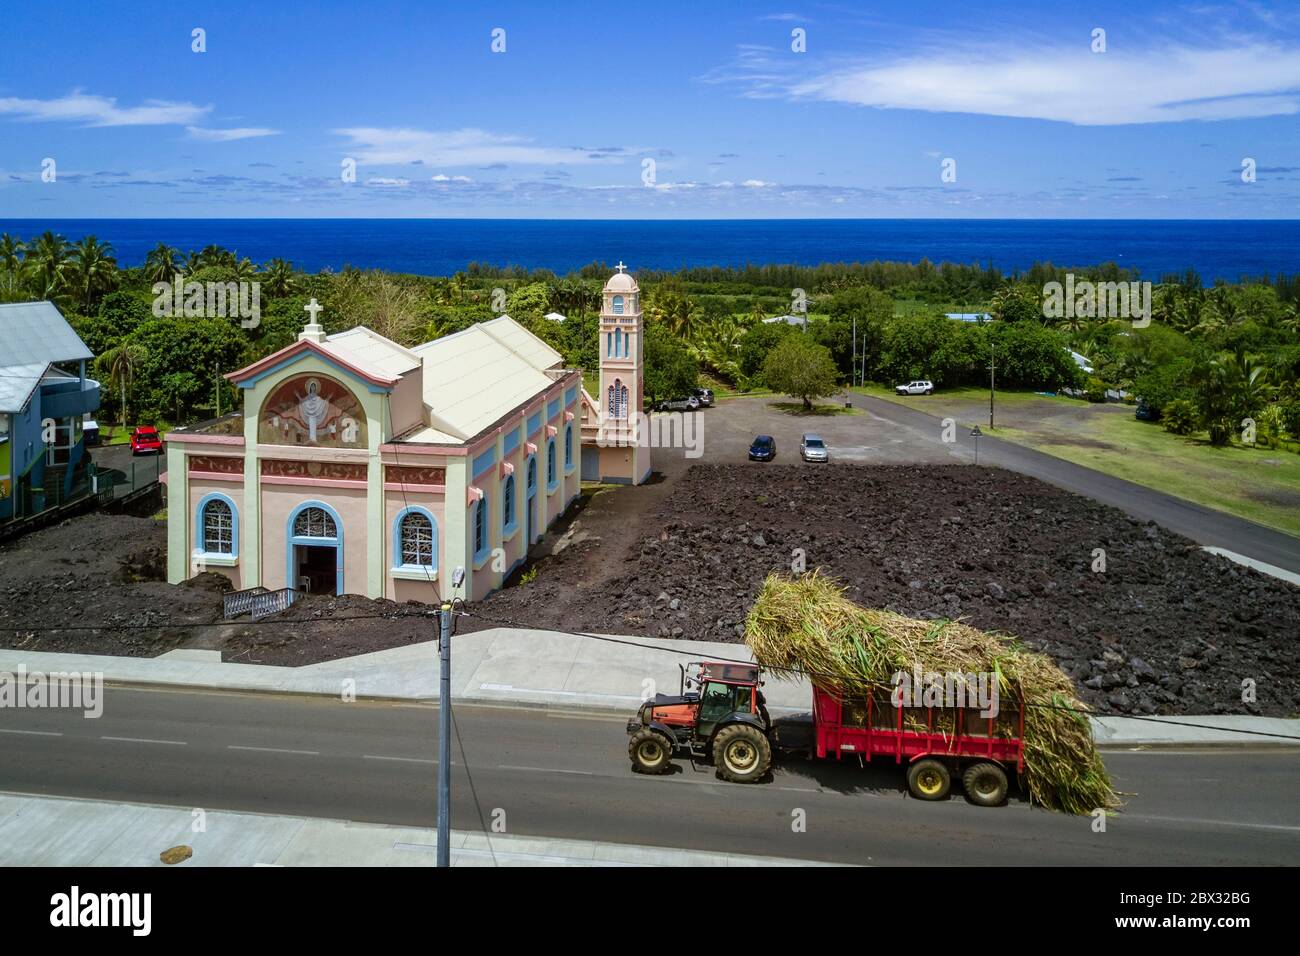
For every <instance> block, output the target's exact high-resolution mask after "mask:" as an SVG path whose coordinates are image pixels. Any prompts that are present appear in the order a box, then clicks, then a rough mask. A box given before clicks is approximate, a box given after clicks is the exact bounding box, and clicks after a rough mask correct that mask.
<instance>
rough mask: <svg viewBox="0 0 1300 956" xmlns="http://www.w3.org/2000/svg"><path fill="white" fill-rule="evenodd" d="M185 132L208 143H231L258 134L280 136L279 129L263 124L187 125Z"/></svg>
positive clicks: (251, 137)
mask: <svg viewBox="0 0 1300 956" xmlns="http://www.w3.org/2000/svg"><path fill="white" fill-rule="evenodd" d="M185 132H187V133H189V134H190V136H191V137H193V138H194V139H201V140H203V141H204V142H207V143H229V142H231V141H233V140H237V139H253V138H255V137H258V136H278V135H279V134H280V131H279V130H278V129H266V128H264V127H261V126H243V127H239V128H237V129H204V128H203V127H199V126H187V127H185Z"/></svg>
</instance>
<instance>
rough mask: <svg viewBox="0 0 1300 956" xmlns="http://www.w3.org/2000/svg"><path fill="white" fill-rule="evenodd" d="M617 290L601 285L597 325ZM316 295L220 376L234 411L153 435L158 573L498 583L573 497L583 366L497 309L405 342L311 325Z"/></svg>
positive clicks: (593, 406)
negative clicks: (277, 334) (158, 470)
mask: <svg viewBox="0 0 1300 956" xmlns="http://www.w3.org/2000/svg"><path fill="white" fill-rule="evenodd" d="M620 277H622V279H620ZM630 279H631V277H630V276H623V273H622V272H621V270H620V273H619V275H616V276H614V277H613V278H611V280H610V282H611V283H612V284H614V285H617V286H622V285H625V284H626V280H630ZM615 280H620V281H617V282H616V281H615ZM633 284H634V283H633ZM620 294H621V295H624V296H626V293H620V292H618V291H611V290H609V289H608V288H607V290H606V294H605V300H606V301H605V308H604V309H602V322H603V320H604V313H605V312H606V311H607V310H608V311H609V313H610V314H611V316H612V315H613V314H614V313H613V309H614V307H615V303H614V297H615V296H618V295H620ZM627 301H628V300H627V299H626V298H624V299H623V302H624V303H626V302H627ZM320 308H321V307H320V306H318V305H316V303H315V300H313V301H312V304H311V305H309V306H308V308H307V311H308V312H310V313H311V319H310V321H309V322H308V323H307V325H306V327H305V328H304V329H303V331H302V333H301V334H300V335H299V337H298V340H297V341H296V342H294V343H293V344H292V345H290V346H288V347H287V348H284V349H281V350H280V351H279V352H276V353H274V354H272V355H269V356H267V357H266V358H264V359H262V360H261V361H258V362H255V363H254V364H252V365H250V366H248V367H247V368H244V369H241V370H239V371H238V372H234V373H231V374H230V375H228V376H227V378H228V379H230V381H232V382H234V383H235V384H236V385H238V386H239V388H240V389H241V390H242V393H243V411H242V414H240V415H236V416H229V417H227V418H225V419H220V420H218V421H217V422H215V423H212V424H210V425H209V426H206V427H203V428H198V429H194V430H186V429H180V430H177V431H173V432H169V433H168V435H167V470H166V475H165V476H164V481H165V482H166V485H167V501H168V580H169V581H171V582H172V583H179V582H180V581H183V580H185V579H187V578H189V577H192V576H194V575H195V574H198V573H200V572H202V571H217V572H219V573H221V574H224V575H225V576H227V577H229V578H230V580H231V582H232V584H233V585H234V587H235V588H236V589H245V588H252V587H264V588H268V589H272V590H274V589H277V588H283V587H292V588H297V589H299V590H307V591H310V592H312V593H322V592H323V593H332V594H361V595H365V596H368V597H372V598H380V597H383V598H390V599H392V600H397V601H405V600H419V601H430V602H432V601H439V600H444V599H449V598H451V597H461V598H464V599H467V600H474V599H478V598H481V597H483V596H484V595H485V594H487V593H488V592H489V591H491V590H492V589H494V588H498V587H500V586H501V584H502V583H503V581H504V580H505V578H506V577H508V576H509V574H510V573H511V571H513V570H514V569H515V568H516V567H517V566H518V565H519V564H520V563H522V562H523V561H524V559H525V557H526V555H527V552H528V548H529V546H530V545H531V544H532V543H533V542H535V541H536V540H537V539H538V538H540V537H541V535H542V534H543V533H544V532H545V531H546V529H547V528H549V527H550V526H551V525H552V524H553V523H554V521H555V520H556V519H557V518H558V517H559V516H560V515H561V514H562V513H563V512H564V510H565V509H566V508H567V507H568V506H569V505H570V504H571V503H572V502H573V501H574V499H575V498H577V497H578V494H579V491H580V489H581V480H582V470H583V469H582V455H583V435H582V426H583V416H584V412H585V413H586V414H587V415H588V416H589V417H590V418H593V419H596V420H599V419H600V418H601V416H602V414H603V410H602V409H601V407H600V405H599V404H598V403H597V402H596V400H595V399H593V398H592V397H591V396H589V395H587V394H586V393H585V392H584V391H583V388H582V373H581V371H579V370H577V369H568V368H565V367H564V360H563V358H562V356H561V355H560V354H559V353H558V352H556V351H555V350H554V349H552V348H551V347H550V346H548V345H547V344H546V343H545V342H543V341H542V340H541V339H539V338H538V337H536V336H535V335H533V334H532V333H531V332H529V331H528V330H527V329H525V328H524V327H523V326H522V325H520V324H519V323H517V322H515V321H514V320H513V319H511V318H510V317H509V316H501V317H500V318H497V319H493V320H491V321H489V322H482V323H479V324H477V325H474V326H471V327H470V328H468V329H465V330H464V331H462V332H458V333H455V334H453V335H448V336H444V337H443V338H440V339H435V340H434V341H432V342H428V343H425V344H424V345H419V346H416V347H415V348H409V349H408V348H405V347H403V346H401V345H399V344H397V343H396V342H393V341H391V340H389V339H387V338H385V337H383V336H381V335H379V334H377V333H375V332H373V331H371V330H369V329H367V328H364V327H357V328H354V329H350V330H349V331H347V332H341V333H336V334H333V335H326V334H325V332H324V330H323V329H322V328H321V326H320V325H319V324H318V322H317V321H316V319H317V313H318V312H319V311H320ZM622 308H625V306H623V307H621V309H620V311H622ZM635 317H636V323H635V327H631V326H629V330H628V333H627V334H629V335H630V336H633V337H634V340H635V342H636V349H637V351H636V353H635V354H636V360H635V361H633V360H632V352H631V345H630V342H629V344H628V345H627V346H624V345H623V344H622V343H623V339H622V334H620V347H619V350H618V351H619V355H618V356H617V357H615V356H614V355H613V354H612V353H613V349H612V346H611V355H610V356H609V358H610V359H611V360H614V361H615V365H616V371H615V372H613V373H612V375H611V380H610V382H609V385H610V386H611V387H613V379H614V378H617V379H618V382H619V384H618V386H617V387H616V388H615V391H614V394H615V401H616V405H617V407H614V408H611V409H609V410H610V412H611V413H612V414H614V415H620V414H623V416H624V417H626V414H625V413H622V412H621V411H620V410H621V409H623V408H626V407H627V404H626V403H627V401H628V400H627V399H624V398H623V396H622V391H621V389H623V388H625V387H626V386H627V385H629V384H630V385H632V387H633V388H635V389H636V391H637V394H638V397H639V392H640V383H639V379H640V374H641V368H640V364H639V363H640V358H641V351H640V339H641V334H640V333H641V329H640V314H639V309H638V310H637V311H636V315H635ZM619 328H620V330H621V329H622V324H621V323H620V324H619ZM625 351H626V352H627V353H628V354H627V355H626V356H625V355H623V354H622V353H623V352H625ZM602 356H604V350H603V349H602ZM604 366H605V359H604V358H602V372H601V374H602V387H604V385H605V374H606V369H605V367H604ZM628 394H629V396H630V395H631V392H629V393H628ZM612 427H613V428H615V429H617V427H618V426H617V425H616V424H615V425H613V426H612ZM600 451H603V449H597V448H592V447H590V446H589V447H588V454H591V453H598V452H600ZM648 455H649V449H648V448H646V449H636V450H635V454H633V453H632V451H631V450H626V452H625V453H624V452H620V453H619V454H618V455H615V456H614V457H611V458H610V460H609V461H608V463H605V462H602V463H601V468H600V469H599V470H601V471H602V472H603V473H602V474H601V475H600V477H602V478H605V479H608V480H615V481H617V480H622V481H628V482H634V483H639V481H640V480H641V479H642V478H643V477H644V473H641V472H637V471H635V469H645V471H647V472H648V465H649V458H648ZM624 458H626V463H625V464H624V465H622V467H624V468H625V470H624V471H623V472H620V467H621V463H622V460H623V459H624ZM634 459H635V460H634ZM605 467H608V468H609V469H611V471H604V469H605ZM462 570H463V581H462V583H461V584H460V585H459V586H455V583H454V582H455V581H456V580H458V579H460V578H461V575H460V572H461V571H462Z"/></svg>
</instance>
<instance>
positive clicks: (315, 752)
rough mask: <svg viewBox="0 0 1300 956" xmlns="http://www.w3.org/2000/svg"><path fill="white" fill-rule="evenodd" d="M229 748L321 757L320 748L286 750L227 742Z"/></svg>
mask: <svg viewBox="0 0 1300 956" xmlns="http://www.w3.org/2000/svg"><path fill="white" fill-rule="evenodd" d="M226 749H227V750H256V751H258V752H259V753H267V754H301V755H302V756H304V757H319V756H320V751H319V750H285V749H283V748H281V747H245V746H242V745H240V744H227V746H226Z"/></svg>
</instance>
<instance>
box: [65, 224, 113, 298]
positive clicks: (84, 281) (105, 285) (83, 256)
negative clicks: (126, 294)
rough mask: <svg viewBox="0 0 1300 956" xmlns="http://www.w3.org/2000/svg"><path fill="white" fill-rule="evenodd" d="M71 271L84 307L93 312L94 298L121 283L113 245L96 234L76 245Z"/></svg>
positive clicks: (73, 282) (75, 287) (74, 286)
mask: <svg viewBox="0 0 1300 956" xmlns="http://www.w3.org/2000/svg"><path fill="white" fill-rule="evenodd" d="M69 274H70V277H71V284H72V286H73V288H74V289H75V290H76V294H77V296H78V298H79V299H80V301H81V305H82V311H83V312H84V313H86V314H87V315H89V314H90V312H91V306H92V304H93V302H94V300H95V299H96V298H97V297H98V296H99V295H100V294H101V293H103V292H107V291H108V290H110V289H112V287H113V286H114V285H115V284H116V283H117V260H116V259H114V258H113V246H112V245H111V244H110V243H107V242H100V241H99V240H98V239H96V238H95V237H94V236H86V237H85V238H84V239H82V240H81V241H80V242H78V243H77V244H76V245H75V246H73V247H72V256H71V262H70V269H69Z"/></svg>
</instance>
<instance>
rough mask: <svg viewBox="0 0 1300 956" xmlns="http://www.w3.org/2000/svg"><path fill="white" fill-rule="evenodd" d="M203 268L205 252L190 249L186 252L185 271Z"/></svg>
mask: <svg viewBox="0 0 1300 956" xmlns="http://www.w3.org/2000/svg"><path fill="white" fill-rule="evenodd" d="M201 268H203V254H202V253H199V252H195V251H193V250H190V251H189V252H188V253H186V254H185V269H184V271H185V272H194V271H195V270H197V269H201Z"/></svg>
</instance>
